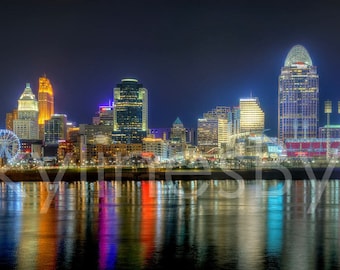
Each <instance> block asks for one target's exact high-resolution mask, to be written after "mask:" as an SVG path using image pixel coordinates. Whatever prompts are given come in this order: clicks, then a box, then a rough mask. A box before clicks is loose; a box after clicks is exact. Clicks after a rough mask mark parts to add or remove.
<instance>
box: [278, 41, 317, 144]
mask: <svg viewBox="0 0 340 270" xmlns="http://www.w3.org/2000/svg"><path fill="white" fill-rule="evenodd" d="M278 88H279V89H278V90H279V93H278V137H279V140H280V141H282V142H284V141H285V140H286V139H308V138H316V137H317V133H318V122H319V111H318V106H319V75H318V74H317V68H316V66H313V63H312V59H311V58H310V56H309V53H308V51H307V50H306V49H305V48H304V47H303V46H301V45H296V46H294V47H293V48H292V49H291V50H290V51H289V53H288V55H287V57H286V60H285V63H284V67H282V68H281V74H280V76H279V87H278Z"/></svg>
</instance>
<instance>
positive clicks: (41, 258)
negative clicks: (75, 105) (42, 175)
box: [0, 180, 340, 269]
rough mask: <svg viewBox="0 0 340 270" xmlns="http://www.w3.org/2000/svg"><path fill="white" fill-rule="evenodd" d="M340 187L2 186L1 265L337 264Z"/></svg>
mask: <svg viewBox="0 0 340 270" xmlns="http://www.w3.org/2000/svg"><path fill="white" fill-rule="evenodd" d="M339 189H340V185H339V181H338V180H330V181H328V183H327V185H326V186H325V189H324V190H323V193H322V196H321V197H320V200H317V199H316V198H315V194H316V193H317V192H318V191H317V185H315V183H312V182H311V181H292V182H291V183H289V184H288V183H287V182H283V181H276V180H272V181H268V180H266V181H258V180H257V181H232V180H225V181H222V180H218V181H214V180H209V181H205V180H200V181H174V182H172V181H112V182H108V181H97V182H85V181H75V182H73V183H65V182H60V183H59V184H57V185H52V186H51V185H50V184H46V183H43V182H34V183H33V182H32V183H17V184H15V186H13V185H12V186H9V185H6V184H5V183H1V184H0V215H1V217H0V226H1V227H0V267H1V269H4V268H16V269H78V268H84V267H86V268H90V269H115V268H117V269H140V268H143V269H154V268H162V269H164V268H175V267H182V268H185V267H187V268H190V269H192V268H196V269H205V268H214V269H215V268H223V269H228V268H232V269H267V268H275V269H277V268H282V269H319V268H325V269H331V268H336V267H339V255H338V254H340V253H339V251H340V242H339V211H340V209H339V200H340V195H339V194H340V193H339ZM311 203H314V204H315V203H316V208H315V210H314V211H312V212H309V211H308V209H310V205H311ZM46 205H47V206H48V207H47V208H46V209H45V210H46V211H42V210H44V207H46Z"/></svg>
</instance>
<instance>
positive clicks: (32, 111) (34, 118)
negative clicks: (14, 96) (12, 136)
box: [13, 83, 38, 140]
mask: <svg viewBox="0 0 340 270" xmlns="http://www.w3.org/2000/svg"><path fill="white" fill-rule="evenodd" d="M13 129H14V133H16V134H17V136H18V137H19V138H20V139H29V140H30V139H38V101H37V99H36V98H35V95H34V94H33V92H32V89H31V86H30V84H29V83H26V88H25V89H24V92H23V93H22V94H21V96H20V98H19V100H18V119H15V120H13Z"/></svg>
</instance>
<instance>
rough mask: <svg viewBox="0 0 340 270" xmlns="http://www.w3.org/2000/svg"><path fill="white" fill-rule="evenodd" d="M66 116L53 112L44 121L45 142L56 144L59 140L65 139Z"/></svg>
mask: <svg viewBox="0 0 340 270" xmlns="http://www.w3.org/2000/svg"><path fill="white" fill-rule="evenodd" d="M66 124H67V116H66V115H65V114H53V115H52V117H51V119H49V120H46V121H45V125H44V126H45V136H44V142H45V144H58V143H59V141H60V140H66V136H67V125H66Z"/></svg>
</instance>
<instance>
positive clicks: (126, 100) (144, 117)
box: [112, 79, 148, 144]
mask: <svg viewBox="0 0 340 270" xmlns="http://www.w3.org/2000/svg"><path fill="white" fill-rule="evenodd" d="M113 96H114V107H113V115H114V117H113V119H114V120H113V133H112V139H113V142H115V143H128V144H130V143H142V139H143V138H145V137H146V135H147V131H148V92H147V89H146V88H144V87H143V85H142V84H140V83H138V81H137V80H136V79H123V80H122V81H121V83H120V84H117V86H116V87H115V88H114V90H113Z"/></svg>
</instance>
